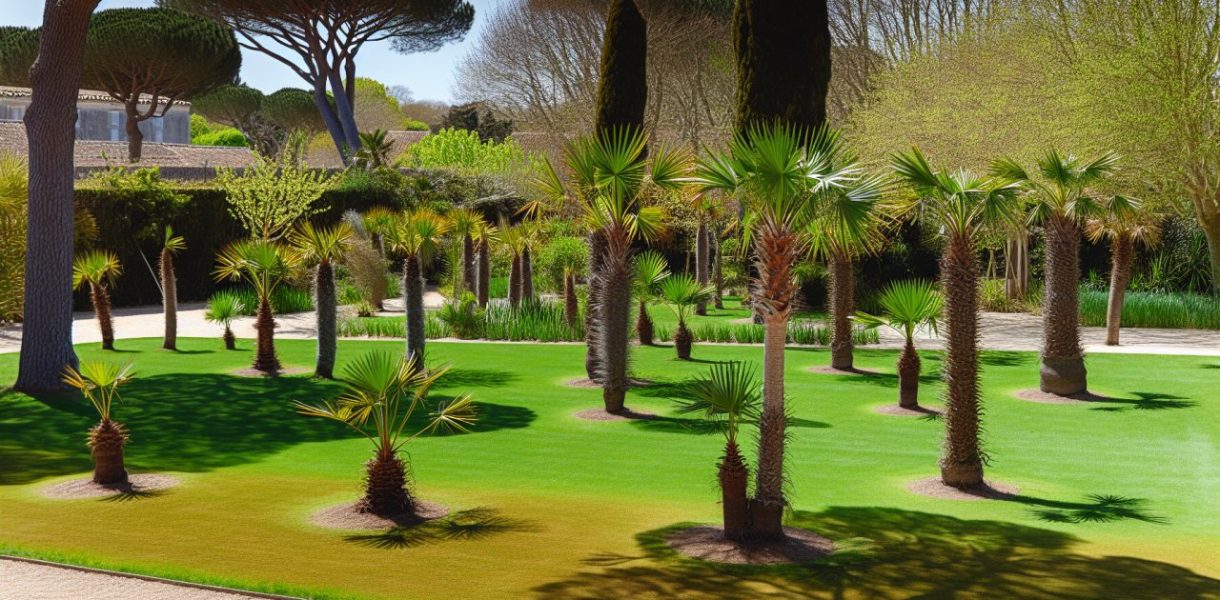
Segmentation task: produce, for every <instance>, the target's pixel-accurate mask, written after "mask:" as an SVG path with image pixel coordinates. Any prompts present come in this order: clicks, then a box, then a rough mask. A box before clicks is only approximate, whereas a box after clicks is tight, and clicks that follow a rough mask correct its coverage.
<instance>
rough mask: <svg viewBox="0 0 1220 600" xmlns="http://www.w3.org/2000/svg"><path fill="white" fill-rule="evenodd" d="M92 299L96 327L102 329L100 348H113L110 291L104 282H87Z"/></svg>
mask: <svg viewBox="0 0 1220 600" xmlns="http://www.w3.org/2000/svg"><path fill="white" fill-rule="evenodd" d="M89 290H90V296H91V300H92V301H93V314H94V315H96V316H97V325H98V328H99V329H101V330H102V349H103V350H114V320H113V319H112V318H111V316H110V292H108V291H107V290H106V284H104V283H91V284H89Z"/></svg>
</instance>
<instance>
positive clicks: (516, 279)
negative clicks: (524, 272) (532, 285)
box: [508, 253, 522, 308]
mask: <svg viewBox="0 0 1220 600" xmlns="http://www.w3.org/2000/svg"><path fill="white" fill-rule="evenodd" d="M521 291H522V287H521V255H520V254H517V253H513V260H512V262H511V263H509V266H508V303H509V304H510V305H511V306H512V307H513V308H517V307H518V306H520V305H521Z"/></svg>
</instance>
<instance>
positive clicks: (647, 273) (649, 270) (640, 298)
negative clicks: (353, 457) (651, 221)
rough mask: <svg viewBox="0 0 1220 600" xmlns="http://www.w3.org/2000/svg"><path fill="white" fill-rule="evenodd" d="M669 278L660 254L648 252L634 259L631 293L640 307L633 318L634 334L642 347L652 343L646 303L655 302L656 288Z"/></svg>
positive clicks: (667, 266) (665, 263) (650, 322)
mask: <svg viewBox="0 0 1220 600" xmlns="http://www.w3.org/2000/svg"><path fill="white" fill-rule="evenodd" d="M666 277H669V261H666V260H665V257H664V256H661V253H659V252H656V251H654V250H649V251H648V252H645V253H643V254H641V255H639V256H637V257H636V259H635V274H634V275H633V276H632V278H631V285H632V288H633V289H632V293H633V294H634V295H635V299H636V302H638V303H639V305H640V310H639V314H638V315H637V316H636V318H635V333H636V336H637V337H639V339H640V344H641V345H643V346H651V345H652V343H653V326H652V317H651V316H649V315H648V303H649V302H652V301H653V300H656V298H657V292H658V289H657V286H658V285H659V284H660V283H661V282H662V281H664V280H665V278H666Z"/></svg>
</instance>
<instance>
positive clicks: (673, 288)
mask: <svg viewBox="0 0 1220 600" xmlns="http://www.w3.org/2000/svg"><path fill="white" fill-rule="evenodd" d="M658 288H659V291H660V293H659V296H660V297H661V300H662V301H664V302H665V304H667V305H668V306H669V308H670V309H671V310H673V311H674V315H675V316H677V317H678V330H677V331H675V332H674V351H676V352H677V354H678V358H680V359H682V360H690V351H691V346H692V345H693V344H694V342H695V336H693V335H691V332H690V329H688V328H687V327H686V320H687V319H688V318H690V314H691V311H692V310H693V309H694V308H695V307H697V306H699V305H700V304H706V303H707V301H708V300H711V298H712V288H711V286H709V285H707V284H705V283H699V282H698V281H696V280H695V278H694V277H691V276H690V275H687V274H685V273H682V274H680V275H670V276H669V277H667V278H665V281H662V282H661V284H660V285H659V286H658Z"/></svg>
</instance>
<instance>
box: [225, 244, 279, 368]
mask: <svg viewBox="0 0 1220 600" xmlns="http://www.w3.org/2000/svg"><path fill="white" fill-rule="evenodd" d="M298 261H299V256H298V255H297V253H295V252H292V251H291V250H290V249H289V248H288V247H286V246H284V245H282V244H279V243H277V242H269V241H266V240H255V239H251V240H243V241H239V242H235V243H233V244H231V245H230V246H229V247H228V248H225V249H224V251H222V252H221V253H220V256H218V257H217V258H216V270H215V271H214V272H213V275H214V276H215V277H216V280H217V281H225V280H229V281H245V282H246V283H247V284H249V285H250V287H251V288H253V289H254V294H255V296H257V297H258V313H257V316H256V317H255V321H254V329H255V331H256V332H257V333H258V350H257V351H256V352H255V355H254V368H255V369H256V370H259V371H262V372H264V373H269V374H274V373H277V372H278V371H279V370H280V360H279V358H278V357H277V356H276V354H275V315H274V314H273V313H272V311H271V294H272V293H274V292H275V289H276V288H277V287H279V286H280V284H281V283H283V282H284V280H285V279H286V278H287V277H288V276H289V275H290V274H291V273H292V270H293V269H294V268H295V267H296V265H297V262H298Z"/></svg>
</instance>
